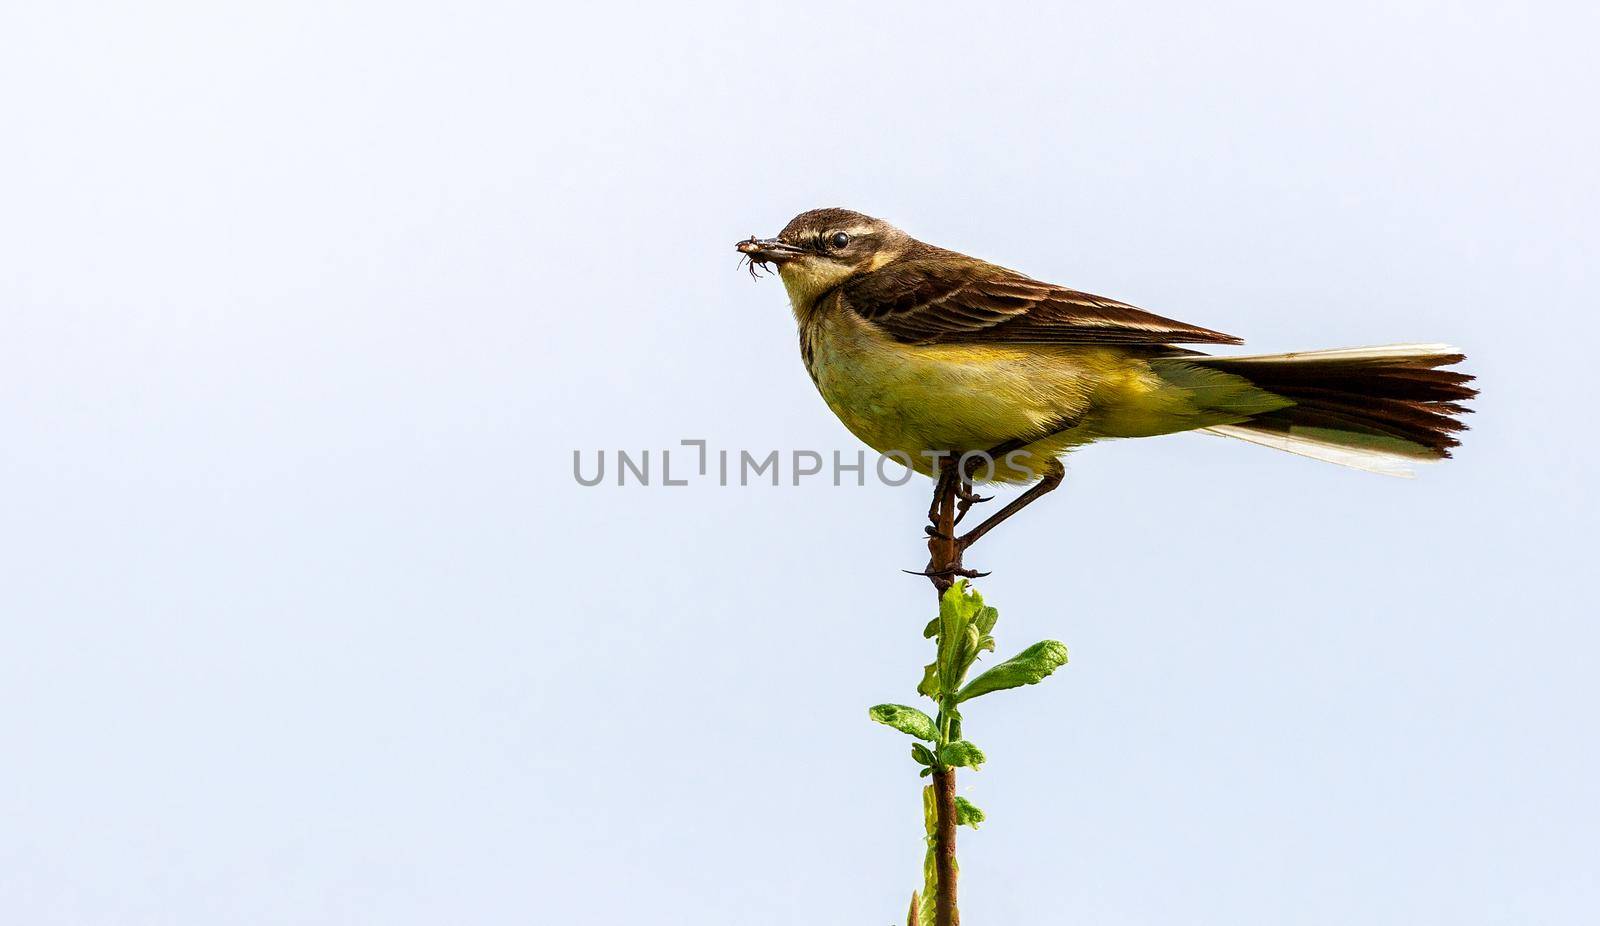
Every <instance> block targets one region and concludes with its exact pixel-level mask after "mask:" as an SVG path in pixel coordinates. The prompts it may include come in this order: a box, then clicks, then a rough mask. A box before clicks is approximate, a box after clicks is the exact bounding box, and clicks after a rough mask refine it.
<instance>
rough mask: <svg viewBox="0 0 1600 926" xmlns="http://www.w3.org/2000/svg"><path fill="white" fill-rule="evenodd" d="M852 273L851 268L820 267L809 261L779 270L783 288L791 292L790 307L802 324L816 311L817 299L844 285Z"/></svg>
mask: <svg viewBox="0 0 1600 926" xmlns="http://www.w3.org/2000/svg"><path fill="white" fill-rule="evenodd" d="M850 273H851V270H850V268H849V267H844V266H840V265H838V264H833V263H827V264H822V265H820V266H818V265H814V264H812V263H810V262H808V261H794V262H792V263H787V264H784V265H783V266H782V267H779V268H778V276H779V277H781V278H782V279H783V288H784V289H786V290H788V291H789V306H790V308H792V309H794V317H795V318H796V319H799V321H800V322H801V323H802V324H804V323H805V321H806V320H807V319H808V318H809V317H810V316H811V313H812V311H814V310H815V308H816V300H817V297H818V296H821V295H822V294H823V293H825V292H827V291H828V290H830V289H832V288H833V287H835V286H838V285H839V284H840V283H843V282H844V281H845V280H846V279H848V278H849V277H850Z"/></svg>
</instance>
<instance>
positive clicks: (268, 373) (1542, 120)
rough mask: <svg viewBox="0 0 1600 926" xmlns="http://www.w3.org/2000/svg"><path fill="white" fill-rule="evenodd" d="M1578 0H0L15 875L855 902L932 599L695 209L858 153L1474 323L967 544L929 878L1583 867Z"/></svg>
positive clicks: (994, 888)
mask: <svg viewBox="0 0 1600 926" xmlns="http://www.w3.org/2000/svg"><path fill="white" fill-rule="evenodd" d="M1597 26H1600V21H1597V14H1596V12H1595V10H1594V8H1593V6H1592V5H1580V4H1576V3H1572V4H1563V3H1534V4H1525V3H1520V4H1484V3H1475V4H1459V3H1449V4H1447V3H1399V4H1395V3H1381V4H1375V3H1374V4H1369V3H1354V4H1341V5H1339V6H1337V7H1329V6H1326V5H1324V6H1323V7H1320V8H1316V9H1312V8H1309V7H1304V6H1299V7H1297V6H1295V5H1287V6H1286V5H1284V4H1235V3H1223V4H1193V3H1184V4H1176V3H1172V4H1157V5H1139V6H1134V5H1117V6H1116V8H1115V9H1112V8H1111V7H1110V6H1109V5H1106V4H1076V3H1069V4H1060V5H1055V6H1053V7H1051V8H1050V9H1041V8H1040V6H1039V5H1037V4H1029V5H1023V6H1016V7H1007V6H1004V5H994V4H991V5H987V6H985V7H984V9H983V11H982V12H975V11H973V10H972V9H971V8H970V5H968V8H967V9H966V11H965V12H963V11H961V10H960V9H959V8H956V7H953V6H952V7H941V6H940V5H937V4H934V5H930V4H915V5H912V4H906V5H885V4H872V5H866V4H832V3H820V2H789V3H784V4H771V5H767V4H753V3H742V4H715V5H693V4H673V5H670V7H662V8H660V9H656V10H654V11H646V10H643V9H635V8H633V7H629V6H607V5H604V4H560V5H545V6H540V5H534V6H529V5H527V4H482V3H456V4H448V5H446V4H438V5H419V4H409V3H382V4H379V3H334V4H327V3H314V4H313V3H302V2H280V3H272V4H253V5H248V6H241V7H238V8H225V7H223V6H219V5H217V4H201V3H193V4H164V3H154V4H143V5H138V6H123V5H114V4H103V5H100V4H78V3H70V2H67V3H51V4H26V5H23V4H12V5H11V6H9V7H8V8H7V9H6V10H5V11H4V12H3V13H0V114H3V116H4V124H5V126H6V141H5V144H4V145H3V146H0V178H3V179H0V253H3V254H4V255H5V259H4V260H3V261H0V322H3V328H0V425H3V428H4V435H5V436H4V440H3V442H0V744H3V745H4V751H5V760H4V762H3V763H0V919H3V920H4V921H6V922H8V923H28V924H51V923H62V924H74V926H82V924H119V926H122V924H172V923H194V924H213V923H263V924H265V923H295V924H323V923H326V924H347V923H383V924H403V923H406V924H408V923H418V924H423V923H428V924H432V923H511V922H538V923H557V924H566V923H573V924H587V923H595V924H610V923H652V924H694V926H702V924H708V923H727V924H749V923H771V924H814V923H863V924H885V923H889V922H892V921H893V920H894V919H895V918H896V916H897V915H899V913H900V911H902V910H903V909H904V906H905V902H906V900H907V897H908V895H909V892H910V890H911V889H912V887H913V886H915V884H916V883H917V878H918V877H919V864H920V855H921V845H920V841H919V827H920V821H919V817H918V814H919V804H918V797H917V793H916V792H917V787H918V784H919V782H918V780H917V779H916V777H915V768H914V766H913V765H912V763H911V762H910V760H909V758H908V757H907V754H906V744H905V742H904V740H903V738H902V737H899V736H898V735H896V734H893V733H891V732H888V731H886V730H885V729H883V728H881V727H876V726H874V725H872V724H870V723H869V722H868V721H867V719H866V716H865V709H866V707H867V706H868V705H869V704H873V703H876V702H880V701H886V700H897V701H909V700H912V699H913V697H914V693H913V688H914V685H915V683H916V681H917V679H918V678H919V676H920V666H921V665H922V663H923V662H925V661H926V658H927V654H926V644H925V643H924V642H923V641H922V640H921V638H920V636H919V631H920V629H921V627H922V625H923V623H924V621H925V620H926V618H927V617H928V616H929V613H930V605H931V596H930V594H929V591H928V589H927V587H926V585H925V583H922V582H921V581H920V580H917V579H913V578H910V577H907V576H904V575H901V574H900V573H899V572H898V570H899V569H901V568H903V567H918V566H920V565H921V564H922V562H923V561H924V556H925V552H924V551H923V550H922V549H921V546H920V544H919V539H918V538H919V532H920V524H919V518H920V513H921V511H922V510H923V508H924V507H925V505H926V498H925V493H926V486H925V484H924V483H923V482H922V481H921V480H917V481H916V482H915V483H913V484H912V485H908V486H906V487H905V488H902V489H892V488H887V487H883V486H878V485H870V486H868V487H865V488H855V487H842V488H834V487H832V486H829V485H827V484H826V483H825V482H812V483H810V484H807V485H803V486H801V487H799V488H794V487H789V486H784V487H781V488H772V487H770V486H763V487H749V488H745V489H736V488H719V487H716V486H714V485H706V484H696V485H693V486H690V487H687V488H670V489H668V488H663V487H660V486H652V487H650V488H638V487H630V488H626V489H620V488H617V487H616V486H614V485H612V486H601V487H595V488H583V487H580V486H578V485H577V484H576V483H575V482H574V481H573V479H572V475H571V453H572V451H573V450H574V449H579V448H581V449H585V450H593V449H597V448H608V449H611V450H615V449H618V448H628V449H643V448H657V449H659V448H663V447H667V446H671V445H675V444H676V442H677V441H678V440H680V439H682V438H705V439H708V440H709V441H711V442H712V446H713V447H722V448H752V449H758V450H761V451H763V452H764V451H765V450H767V449H773V448H776V449H781V450H785V451H787V450H791V449H816V450H819V451H822V452H824V453H827V452H831V451H833V450H836V449H837V450H842V451H846V452H853V451H854V450H855V449H856V446H857V445H856V444H855V442H854V440H853V439H852V438H851V436H850V435H849V434H848V433H847V432H846V431H845V430H844V429H843V427H842V426H841V425H839V424H838V423H837V422H836V421H835V420H834V419H833V417H832V416H831V415H830V414H829V413H828V411H827V410H826V408H825V407H824V406H823V405H822V403H821V401H820V400H819V399H818V397H817V396H816V394H815V391H814V390H813V388H812V386H811V383H810V381H809V380H808V379H807V377H806V376H805V373H804V371H803V369H802V368H801V365H800V362H799V359H798V356H797V351H796V346H795V338H794V332H793V323H792V320H791V319H790V317H789V314H788V310H787V308H786V306H785V304H784V301H783V296H782V292H781V287H780V286H779V285H778V284H777V283H776V281H772V280H764V281H761V282H759V283H755V282H752V281H751V280H750V279H749V278H748V277H746V276H744V275H743V274H741V273H739V272H737V270H736V269H735V257H736V255H735V254H734V253H733V251H732V248H731V245H732V243H733V241H734V240H735V239H737V238H740V237H743V236H745V235H748V234H750V233H752V232H758V233H763V234H767V233H771V232H774V231H776V230H777V229H778V228H779V227H781V226H782V225H783V223H784V222H786V221H787V220H788V219H789V218H790V217H791V216H792V215H793V214H795V213H797V212H799V211H801V210H804V209H807V208H811V207H816V206H824V205H842V206H848V207H852V208H856V209H860V210H862V211H866V212H869V213H873V214H877V215H882V216H885V217H887V218H890V219H891V220H893V221H896V222H897V223H898V224H900V225H901V226H902V227H904V228H906V229H907V230H909V231H911V232H912V233H913V234H916V235H919V236H921V237H924V238H926V239H928V240H932V241H935V242H938V243H940V244H944V245H947V246H950V247H955V248H958V249H961V250H965V251H968V252H971V253H975V254H978V255H981V256H985V257H990V258H993V259H996V260H1000V261H1002V262H1004V263H1006V264H1008V265H1010V266H1014V267H1017V268H1019V269H1021V270H1023V271H1025V272H1028V273H1030V274H1033V275H1035V276H1039V277H1043V278H1046V279H1051V280H1056V281H1060V282H1064V283H1069V284H1072V285H1074V286H1077V287H1080V288H1084V289H1088V290H1090V291H1093V292H1100V293H1104V294H1106V295H1110V296H1114V297H1117V298H1121V299H1125V300H1127V301H1130V302H1133V303H1135V304H1138V305H1143V306H1146V307H1148V308H1150V309H1152V310H1154V311H1158V312H1161V313H1163V314H1167V315H1171V316H1175V317H1178V318H1182V319H1184V320H1187V321H1192V322H1195V323H1199V324H1204V325H1208V326H1212V327H1216V328H1219V329H1222V330H1225V331H1230V332H1237V333H1239V334H1242V335H1245V336H1247V337H1248V338H1249V339H1250V342H1251V347H1252V348H1257V349H1261V350H1287V349H1294V348H1309V347H1335V346H1351V345H1362V344H1373V343H1389V342H1395V341H1406V340H1444V341H1450V342H1454V343H1457V344H1460V345H1462V346H1463V347H1465V348H1466V349H1467V351H1468V352H1469V353H1470V355H1471V360H1470V368H1471V370H1472V371H1473V372H1475V373H1477V374H1478V375H1479V376H1480V378H1481V385H1482V387H1483V389H1484V395H1483V398H1482V400H1481V401H1480V402H1479V403H1478V405H1477V408H1478V414H1476V415H1475V416H1474V417H1473V419H1472V422H1471V423H1472V425H1473V430H1472V431H1471V432H1470V433H1469V434H1467V435H1466V446H1465V447H1464V448H1462V450H1461V451H1460V453H1459V454H1458V459H1456V460H1455V461H1453V462H1451V463H1449V464H1446V465H1444V466H1440V467H1435V468H1432V469H1429V470H1426V471H1425V472H1424V473H1423V474H1422V476H1421V478H1419V479H1416V480H1414V481H1409V482H1407V481H1399V480H1386V479H1383V478H1380V477H1376V476H1370V475H1366V474H1362V473H1358V472H1353V471H1348V470H1342V469H1338V468H1335V467H1331V466H1327V465H1322V464H1317V463H1314V462H1310V461H1305V460H1300V459H1296V458H1293V457H1289V456H1285V455H1282V454H1278V453H1273V452H1270V451H1267V450H1264V449H1261V448H1256V447H1251V446H1247V445H1243V444H1237V443H1233V442H1226V441H1221V440H1212V439H1206V438H1201V437H1187V436H1183V437H1174V438H1165V439H1158V440H1146V441H1136V442H1127V443H1123V444H1118V445H1114V446H1105V447H1096V448H1092V449H1090V450H1088V451H1086V452H1084V453H1082V454H1079V455H1076V456H1074V457H1073V458H1072V459H1071V460H1070V461H1069V475H1068V479H1067V483H1066V485H1065V487H1064V488H1063V490H1062V491H1060V492H1059V493H1057V494H1056V495H1055V496H1053V497H1051V498H1049V499H1048V500H1046V501H1045V502H1042V503H1041V504H1040V505H1039V506H1037V507H1036V508H1034V509H1031V510H1029V511H1028V512H1027V513H1026V514H1025V515H1024V516H1023V517H1022V518H1020V519H1019V520H1017V521H1016V522H1014V523H1012V524H1009V525H1007V526H1006V527H1005V528H1004V529H1003V530H1002V531H1000V532H998V533H997V534H995V535H994V536H993V538H992V539H991V540H987V541H985V543H984V544H983V545H982V546H981V547H979V548H978V549H977V550H976V551H975V553H974V555H973V557H972V559H973V561H974V562H975V564H977V565H980V566H982V567H984V568H992V569H994V570H995V573H994V575H993V577H991V578H989V579H986V580H984V581H983V583H982V587H983V589H984V590H985V591H986V592H987V594H988V596H989V598H990V600H991V601H992V602H993V603H995V604H996V605H998V606H999V608H1000V611H1001V620H1000V624H999V627H998V636H999V638H1000V647H1001V650H1002V652H1006V651H1011V650H1015V649H1019V648H1021V647H1022V646H1024V645H1026V644H1028V643H1031V642H1033V641H1034V640H1037V639H1040V638H1042V637H1054V638H1059V639H1061V640H1063V641H1065V642H1066V643H1067V644H1068V646H1069V647H1070V649H1071V653H1072V662H1071V664H1070V665H1069V666H1067V667H1066V668H1065V669H1064V670H1062V672H1061V673H1060V674H1059V675H1058V677H1056V678H1054V679H1052V680H1051V681H1050V682H1048V683H1046V684H1045V685H1042V686H1040V687H1038V688H1032V689H1028V690H1026V691H1024V692H1019V693H1011V694H1008V695H997V696H995V697H994V698H993V699H992V700H990V701H987V702H985V703H982V704H980V705H975V706H974V708H973V709H972V711H971V712H970V716H969V718H968V733H969V734H970V735H971V737H972V738H973V739H974V740H976V741H977V742H979V743H980V744H981V745H982V746H983V747H984V748H985V749H986V750H987V752H988V753H989V756H990V762H989V764H988V765H987V766H986V767H985V768H984V769H983V771H982V772H980V773H978V774H969V775H965V776H963V779H962V793H963V794H965V795H966V796H967V797H969V798H970V799H972V800H973V801H974V802H976V803H977V804H979V805H980V806H982V807H983V808H984V809H985V810H987V811H988V814H989V822H988V823H987V824H985V826H984V827H983V829H982V830H981V831H980V832H977V833H971V832H965V831H964V835H963V838H962V866H963V871H964V874H965V879H964V884H963V889H962V895H963V899H964V913H965V916H966V921H967V922H969V923H971V924H973V926H982V924H1000V923H1021V922H1037V923H1054V922H1071V923H1094V924H1169V923H1210V924H1241V923H1309V924H1346V923H1364V924H1415V923H1452V924H1491V923H1505V924H1528V923H1588V922H1593V921H1594V918H1595V915H1596V911H1597V910H1600V884H1597V880H1596V879H1597V874H1596V873H1597V871H1600V851H1597V848H1596V839H1597V837H1596V835H1595V834H1596V832H1597V830H1600V804H1597V796H1596V791H1595V787H1594V784H1593V782H1594V781H1596V780H1597V779H1600V747H1597V745H1596V742H1595V733H1594V730H1595V708H1596V703H1597V699H1600V680H1597V674H1596V672H1595V670H1594V668H1593V662H1594V660H1595V653H1596V651H1597V649H1600V630H1597V628H1596V626H1595V619H1594V610H1595V609H1594V607H1593V605H1592V603H1591V601H1590V597H1591V594H1592V593H1591V591H1590V588H1589V582H1588V579H1589V577H1590V576H1591V575H1592V574H1593V571H1594V570H1593V567H1592V564H1591V562H1590V561H1591V559H1592V557H1593V555H1594V549H1595V543H1594V531H1595V527H1596V523H1595V522H1596V517H1595V515H1596V506H1595V491H1594V487H1593V474H1594V462H1593V460H1594V454H1595V452H1596V444H1595V439H1594V436H1593V435H1594V427H1593V425H1592V424H1591V423H1590V422H1589V420H1588V419H1589V417H1590V414H1591V405H1592V402H1591V401H1590V396H1591V395H1592V393H1593V378H1594V377H1593V373H1592V372H1591V370H1590V367H1591V359H1590V357H1591V355H1592V354H1593V353H1594V351H1595V336H1596V334H1597V331H1596V329H1597V327H1600V326H1597V323H1596V319H1595V314H1596V298H1595V292H1596V290H1597V283H1600V280H1597V279H1596V277H1597V274H1596V269H1595V268H1596V257H1597V247H1596V245H1597V244H1600V236H1597V234H1596V230H1595V216H1596V213H1597V207H1600V196H1597V180H1596V171H1595V166H1594V165H1595V164H1597V163H1600V132H1597V128H1596V120H1595V118H1594V102H1595V101H1594V92H1595V88H1596V86H1597V85H1600V74H1597V67H1596V64H1595V61H1596V56H1595V53H1594V47H1595V43H1596V39H1597V38H1600V34H1597V33H1600V30H1597Z"/></svg>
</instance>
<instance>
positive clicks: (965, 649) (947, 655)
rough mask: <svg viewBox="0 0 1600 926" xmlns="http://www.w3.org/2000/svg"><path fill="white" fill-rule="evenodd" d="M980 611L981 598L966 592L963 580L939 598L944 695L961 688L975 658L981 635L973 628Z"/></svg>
mask: <svg viewBox="0 0 1600 926" xmlns="http://www.w3.org/2000/svg"><path fill="white" fill-rule="evenodd" d="M982 610H983V596H982V595H980V594H978V592H977V590H976V589H969V588H968V587H967V583H966V580H965V579H962V580H960V581H958V582H956V584H954V585H952V586H950V588H949V589H947V590H946V591H945V593H944V595H943V596H942V597H940V599H939V660H938V662H939V684H940V687H941V688H942V689H943V691H944V692H945V693H950V692H954V691H955V690H956V689H958V688H960V687H961V679H962V678H963V677H965V676H966V674H967V668H968V667H969V666H971V665H972V660H974V659H976V658H977V656H978V643H979V642H980V640H981V638H982V636H983V634H982V633H981V632H979V630H978V628H976V627H974V626H973V625H972V622H973V619H974V618H975V617H977V616H978V614H979V612H981V611H982Z"/></svg>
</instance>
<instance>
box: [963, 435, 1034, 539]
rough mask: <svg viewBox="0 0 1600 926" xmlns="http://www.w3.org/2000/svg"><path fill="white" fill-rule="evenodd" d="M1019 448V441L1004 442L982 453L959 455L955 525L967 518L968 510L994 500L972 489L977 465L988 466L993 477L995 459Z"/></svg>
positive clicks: (1020, 443)
mask: <svg viewBox="0 0 1600 926" xmlns="http://www.w3.org/2000/svg"><path fill="white" fill-rule="evenodd" d="M1021 446H1022V442H1021V441H1015V440H1012V441H1006V442H1005V443H1003V444H1000V445H999V446H997V447H993V448H991V449H989V450H987V451H985V452H984V453H964V454H962V455H961V467H960V468H961V481H960V482H958V483H956V520H955V523H957V524H960V523H961V519H962V518H964V517H966V516H967V511H968V510H970V509H971V508H972V506H973V505H981V504H983V503H984V502H988V501H993V500H994V496H993V495H979V494H978V493H977V491H976V490H975V489H974V488H973V485H972V477H973V476H975V475H976V474H977V472H978V465H979V464H980V463H986V464H987V465H988V468H989V472H990V474H991V475H993V473H994V461H995V459H996V458H998V457H1003V456H1005V455H1006V454H1008V453H1010V452H1011V451H1013V450H1015V449H1017V448H1018V447H1021Z"/></svg>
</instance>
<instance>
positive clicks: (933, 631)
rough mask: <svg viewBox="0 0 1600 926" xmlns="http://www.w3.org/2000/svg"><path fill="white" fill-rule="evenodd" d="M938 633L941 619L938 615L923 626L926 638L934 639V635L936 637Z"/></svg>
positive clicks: (923, 635) (923, 634)
mask: <svg viewBox="0 0 1600 926" xmlns="http://www.w3.org/2000/svg"><path fill="white" fill-rule="evenodd" d="M938 635H939V619H938V618H937V617H936V618H934V619H933V620H931V621H928V626H926V627H924V628H922V638H923V639H924V640H932V639H933V638H934V637H936V636H938Z"/></svg>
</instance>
